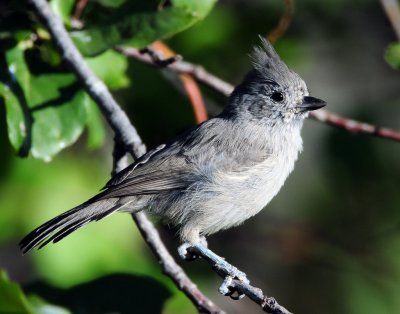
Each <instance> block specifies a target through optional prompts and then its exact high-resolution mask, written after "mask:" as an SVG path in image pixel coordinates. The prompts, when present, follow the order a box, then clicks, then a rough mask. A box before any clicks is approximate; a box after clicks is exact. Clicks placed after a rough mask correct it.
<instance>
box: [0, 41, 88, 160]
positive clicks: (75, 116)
mask: <svg viewBox="0 0 400 314" xmlns="http://www.w3.org/2000/svg"><path fill="white" fill-rule="evenodd" d="M5 58H6V60H4V61H5V62H4V63H6V64H1V68H4V70H2V75H1V77H0V94H1V95H2V96H3V97H4V100H5V103H6V110H7V124H8V131H9V138H10V142H11V144H12V145H13V147H14V148H15V150H16V151H17V152H18V153H19V155H21V156H26V155H27V154H28V153H29V152H30V151H31V152H32V155H33V156H34V157H36V158H41V159H44V160H50V159H51V158H52V156H54V155H55V154H57V153H58V152H59V151H60V150H62V149H63V148H65V147H67V146H69V145H71V144H72V143H74V142H75V141H76V139H77V138H78V137H79V135H80V134H81V133H82V131H83V129H84V126H85V123H86V107H85V106H86V105H87V104H86V102H85V101H84V100H85V95H84V93H83V91H81V90H80V88H79V85H78V84H77V83H76V81H75V77H74V76H73V75H72V74H62V73H61V74H60V73H51V74H41V75H37V76H34V75H32V74H31V73H30V71H29V69H28V66H27V64H26V62H25V58H24V49H23V47H20V45H19V46H16V47H14V48H13V49H10V50H9V51H7V53H6V55H5Z"/></svg>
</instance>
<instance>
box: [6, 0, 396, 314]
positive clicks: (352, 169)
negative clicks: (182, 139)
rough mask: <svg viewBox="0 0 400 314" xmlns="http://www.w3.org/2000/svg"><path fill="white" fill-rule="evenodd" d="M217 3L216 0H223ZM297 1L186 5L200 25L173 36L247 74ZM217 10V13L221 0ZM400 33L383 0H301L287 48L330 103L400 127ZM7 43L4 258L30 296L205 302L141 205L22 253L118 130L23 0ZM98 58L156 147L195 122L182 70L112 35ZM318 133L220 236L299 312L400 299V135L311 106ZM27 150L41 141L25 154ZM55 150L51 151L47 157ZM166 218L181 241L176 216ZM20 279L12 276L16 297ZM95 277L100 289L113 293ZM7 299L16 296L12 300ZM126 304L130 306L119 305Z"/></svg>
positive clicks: (95, 11) (226, 304)
mask: <svg viewBox="0 0 400 314" xmlns="http://www.w3.org/2000/svg"><path fill="white" fill-rule="evenodd" d="M178 2H179V3H178ZM184 2H185V1H158V2H157V1H145V2H141V3H139V1H134V2H133V3H134V5H139V4H140V5H141V6H142V7H141V9H143V10H144V9H145V8H146V9H147V8H149V7H150V5H153V7H152V9H153V11H151V12H149V13H148V14H150V15H148V16H151V19H157V18H158V16H159V13H160V12H162V11H163V10H167V13H168V14H172V12H171V7H169V6H170V5H172V6H174V5H178V6H179V5H180V4H182V3H184ZM189 2H193V3H195V2H194V1H189ZM125 3H126V2H125V1H124V0H120V1H110V0H96V1H89V4H88V6H87V8H86V9H85V10H84V12H83V15H82V20H83V22H84V24H85V25H86V28H84V29H82V30H79V31H78V33H79V32H80V34H85V33H84V32H86V31H88V30H90V29H94V30H96V29H97V30H99V29H100V28H101V27H108V26H110V28H109V29H112V28H113V27H114V26H115V25H114V23H113V21H111V19H110V21H109V22H107V23H105V22H104V19H107V17H108V16H110V17H111V16H112V12H114V13H115V12H118V8H120V7H121V6H123V5H124V4H125ZM154 4H156V5H155V6H154ZM157 4H160V6H157ZM51 5H52V8H53V10H55V11H56V12H57V13H58V14H59V15H60V16H61V17H62V19H63V21H64V24H65V25H66V26H67V27H68V29H69V30H70V31H73V29H72V23H71V18H70V16H71V12H72V11H71V10H74V5H75V1H73V0H68V1H65V0H52V1H51ZM204 5H209V6H210V7H209V8H208V10H209V9H210V8H211V6H212V5H213V3H212V1H210V2H207V3H205V4H204ZM163 6H164V7H163ZM160 8H163V10H161V11H157V10H160ZM179 8H181V7H179ZM143 10H142V11H140V12H144V11H143ZM282 10H283V1H251V2H250V1H232V0H231V1H229V0H225V1H220V2H219V3H218V4H217V5H216V6H215V8H213V10H211V11H210V12H209V14H208V15H207V17H206V18H205V19H204V21H202V22H199V23H197V24H195V25H193V26H191V23H192V22H193V20H192V19H190V21H188V20H186V18H185V19H182V21H179V23H178V24H179V27H178V24H174V26H173V27H176V32H177V31H181V30H183V28H184V27H183V26H182V25H184V26H185V28H186V27H189V26H191V27H190V28H188V29H187V30H185V31H184V32H181V33H179V34H176V35H174V36H173V37H172V38H170V39H168V40H167V43H168V44H169V45H170V46H171V47H172V48H173V49H174V50H176V51H178V52H179V53H180V54H182V55H183V56H184V57H185V58H186V59H187V60H190V61H193V62H195V63H199V64H201V65H203V66H205V67H206V68H207V69H209V70H211V72H213V73H215V74H217V75H218V76H220V77H222V78H224V79H226V80H227V81H229V82H232V83H238V82H239V81H240V79H241V76H242V75H243V74H244V73H245V72H246V71H247V69H248V68H249V66H250V65H249V60H248V58H247V54H248V53H249V51H250V47H251V46H252V45H253V44H255V43H257V39H256V38H257V36H256V35H257V34H266V33H268V32H269V31H270V30H272V29H273V28H274V27H275V25H276V24H277V22H278V20H279V18H280V16H281V13H282ZM119 12H121V11H119ZM137 12H139V11H137ZM146 12H147V11H146ZM202 12H203V13H204V15H203V16H205V15H206V14H207V12H208V11H207V9H204V11H202ZM203 13H202V14H203ZM119 14H120V13H119ZM126 14H127V21H128V22H127V23H128V24H129V25H130V27H131V26H132V27H133V26H134V27H137V26H135V25H134V22H132V21H134V18H133V16H134V15H135V13H134V11H129V10H127V12H126ZM138 14H139V13H138ZM140 14H143V13H140ZM146 14H147V13H146ZM179 14H180V13H179ZM146 16H147V15H146ZM146 18H147V17H146ZM149 19H150V17H149ZM196 21H197V20H196ZM174 23H175V22H174ZM157 25H158V24H157V23H155V24H154V25H153V24H152V27H156V28H157ZM89 26H90V27H89ZM168 27H169V26H168ZM181 27H182V28H181ZM166 29H168V28H167V27H166V26H165V27H164V26H163V27H161V28H157V29H152V31H151V32H150V33H151V34H150V33H149V37H147V40H148V41H147V42H151V41H152V40H153V39H154V38H161V37H164V36H166V35H168V34H169V35H172V33H169V32H165V30H166ZM34 32H35V36H32V34H33V33H34ZM111 33H112V32H111ZM167 33H168V34H167ZM174 33H175V32H174ZM87 34H89V32H88V33H87ZM135 34H136V33H135ZM146 34H147V33H146ZM141 36H142V35H141ZM146 36H147V35H146ZM153 36H154V37H153ZM140 38H142V37H137V39H135V40H138V39H140ZM120 40H122V41H120ZM135 40H133V39H132V42H135ZM140 40H142V39H140ZM110 41H111V42H107V41H105V42H106V46H105V48H108V47H109V45H111V44H113V43H115V42H124V43H129V44H132V42H130V41H129V38H126V37H123V38H121V37H120V36H119V34H117V36H116V37H115V38H113V37H112V36H111V39H110ZM394 41H395V37H394V34H393V32H392V30H391V29H390V24H389V23H387V20H386V17H385V16H384V12H383V11H382V10H381V8H380V6H379V3H377V2H376V1H373V0H359V1H344V0H343V1H333V0H331V1H317V0H304V1H297V2H296V10H295V15H294V17H293V21H292V25H291V27H290V28H289V30H288V32H287V33H286V34H285V35H284V37H282V38H280V39H279V40H278V42H277V44H276V48H277V50H278V52H279V53H280V55H281V56H282V58H283V59H284V60H285V62H287V63H288V64H289V66H290V67H292V68H294V69H295V70H296V71H297V72H299V73H300V74H301V75H302V76H303V77H304V78H305V79H306V81H307V83H308V86H309V88H310V89H311V90H312V94H313V95H315V96H317V97H320V98H322V99H324V100H327V101H328V104H329V105H328V107H329V110H331V111H335V112H338V113H340V114H343V115H347V116H351V117H353V118H358V119H360V120H363V121H368V122H370V123H373V124H378V125H387V126H391V127H394V128H396V127H397V128H399V116H400V107H399V105H398V104H399V102H400V90H399V88H398V86H399V84H400V75H399V72H397V71H395V70H393V69H391V68H390V67H389V66H388V65H387V64H386V63H385V60H384V59H385V58H386V61H387V62H389V64H391V65H392V66H393V67H394V68H395V69H398V59H399V58H398V56H397V50H398V49H397V46H398V45H397V44H393V45H392V46H389V49H388V50H387V52H386V54H385V47H387V46H388V43H390V42H394ZM137 42H139V41H137ZM147 42H146V43H147ZM143 44H144V41H143ZM0 47H1V48H0V93H1V94H2V96H3V98H2V100H1V97H0V103H1V102H3V103H4V106H2V105H0V148H1V154H0V267H2V268H5V269H6V270H7V271H8V273H9V274H10V277H11V278H13V279H15V280H17V281H18V282H21V283H22V284H23V287H24V291H26V293H27V294H28V298H27V299H26V300H27V302H29V303H31V300H32V299H31V298H30V295H31V294H32V293H33V294H36V295H39V296H40V297H41V298H43V299H45V300H47V301H48V302H50V304H56V305H60V306H62V307H64V308H66V309H69V310H70V311H72V312H73V313H75V312H77V310H76V309H77V307H79V308H80V309H82V308H86V310H88V311H89V313H90V311H92V313H93V312H102V311H103V312H104V311H108V312H111V311H114V312H120V313H124V312H123V311H124V309H125V310H126V309H127V308H128V309H129V308H133V309H134V310H135V311H136V312H139V313H158V312H160V311H162V312H163V313H195V309H194V308H193V306H192V305H191V303H190V302H189V301H188V300H187V299H186V298H185V297H184V296H183V295H182V294H181V293H180V292H178V291H177V288H176V287H175V286H174V285H173V284H172V283H171V282H170V280H169V279H168V278H166V277H164V276H163V275H162V274H161V273H160V268H159V265H157V263H156V262H155V261H154V259H153V257H152V256H151V253H150V252H149V251H148V249H147V248H146V247H145V246H144V244H143V240H142V239H141V237H140V235H139V234H138V232H137V230H136V228H135V227H134V224H133V222H132V221H131V219H130V218H129V216H128V215H123V214H120V215H119V214H118V215H115V216H111V217H110V218H109V219H107V220H105V221H102V222H100V223H96V224H91V225H89V226H87V227H85V229H83V230H82V231H80V232H77V233H74V234H72V235H71V236H69V237H68V238H66V239H65V240H63V241H62V242H61V243H59V244H57V245H52V246H48V247H46V248H45V249H43V250H41V251H40V252H33V253H32V254H28V255H27V256H23V257H22V256H21V255H20V253H19V252H18V247H17V243H18V240H20V239H21V237H22V236H24V235H25V234H26V233H27V232H29V231H31V230H32V229H33V228H34V227H37V226H38V225H39V224H41V223H43V222H44V221H46V220H47V219H49V218H52V217H54V216H55V215H57V214H59V213H61V212H62V211H64V210H67V209H69V208H71V207H73V206H75V205H76V204H79V203H80V202H82V201H85V200H86V199H87V198H89V197H90V196H92V195H93V194H94V193H96V192H97V191H98V190H99V189H100V188H101V187H102V186H103V185H104V183H105V182H106V181H107V179H108V178H109V173H110V171H111V160H110V158H111V151H112V139H111V137H112V134H110V132H108V128H107V126H106V125H105V124H104V122H103V118H102V116H101V113H100V112H99V110H98V109H97V107H96V105H95V104H94V103H93V102H92V101H91V100H90V99H89V98H88V97H87V95H86V94H85V93H83V92H82V91H81V89H80V88H79V85H78V84H77V82H76V81H75V79H74V77H73V76H72V75H71V74H70V73H69V71H68V69H67V68H65V66H64V65H63V63H62V58H61V56H60V55H59V54H58V53H57V51H56V50H55V48H54V47H53V45H52V43H51V41H50V38H49V34H48V33H47V32H46V31H45V29H44V28H43V27H42V26H41V25H40V23H39V22H38V21H37V20H36V18H35V17H34V15H33V14H32V13H31V12H30V11H29V10H28V8H27V7H25V4H24V2H23V1H8V2H5V4H4V2H3V3H0ZM94 48H96V47H94ZM96 49H97V48H96ZM96 49H92V48H91V47H90V49H88V51H89V52H90V53H94V52H96ZM101 49H103V48H101ZM12 60H14V63H12ZM86 60H87V62H88V64H89V65H90V66H91V68H92V69H93V70H94V71H95V72H96V74H97V75H99V76H100V77H101V78H102V79H103V80H104V81H105V82H106V84H107V86H108V87H109V88H111V89H112V90H113V93H114V95H115V96H116V97H117V99H118V101H119V103H121V104H122V106H123V107H124V109H125V110H126V111H127V112H128V114H129V116H130V117H131V119H132V121H133V123H134V125H135V126H136V127H137V128H138V130H139V133H140V134H141V135H142V137H143V138H144V140H145V142H146V144H147V145H148V147H153V146H155V145H158V144H160V143H162V142H163V141H165V140H167V139H168V138H170V137H172V136H174V135H176V134H177V133H179V132H181V131H182V130H184V129H185V128H187V127H189V126H191V125H193V124H194V123H195V122H194V118H193V114H192V111H191V108H190V104H189V103H188V100H187V99H186V97H185V95H184V94H183V93H181V92H180V91H179V90H178V89H175V88H173V87H172V85H171V81H172V82H174V84H175V83H176V77H174V76H173V75H169V74H167V73H164V72H163V71H160V70H159V69H155V68H151V67H148V66H146V65H143V64H140V63H138V62H135V61H134V60H128V59H126V58H125V57H123V56H121V55H119V54H117V53H116V52H113V51H112V50H110V49H108V50H107V51H105V52H104V53H101V54H99V55H98V56H96V57H90V58H89V57H87V58H86ZM10 65H12V66H10ZM17 83H18V84H17ZM202 91H203V95H204V96H205V98H206V103H207V106H208V109H209V112H210V113H211V114H216V113H217V112H218V111H219V110H220V108H221V107H222V106H223V104H224V103H225V102H226V99H225V98H224V97H222V96H221V95H218V94H216V93H215V92H213V91H210V90H209V89H207V88H204V89H202ZM21 96H24V97H25V99H24V97H22V98H21ZM4 108H5V109H4ZM32 118H33V119H32ZM5 122H7V124H6V123H5ZM29 122H32V125H31V127H32V129H31V131H32V135H33V136H32V137H29V136H28V133H27V130H28V129H29ZM35 134H37V135H35ZM7 135H8V138H7ZM303 138H304V145H305V149H304V153H303V154H302V156H301V157H300V160H299V162H298V164H297V167H296V169H295V171H294V173H293V175H292V176H291V177H290V178H289V180H288V181H287V183H286V184H285V187H284V188H283V190H282V191H281V192H280V193H279V195H278V196H277V197H276V198H275V199H274V200H273V202H272V203H271V204H270V205H269V206H268V209H267V210H265V211H263V212H262V213H261V214H259V215H257V217H255V218H254V219H251V220H249V221H248V222H246V223H245V224H244V225H243V226H241V227H239V228H235V229H232V230H228V231H226V232H222V233H220V234H218V235H215V236H213V237H211V238H210V246H211V247H212V248H213V249H215V251H217V252H218V253H220V254H221V255H223V256H225V257H226V258H227V259H228V260H229V261H231V262H232V263H233V264H235V265H237V266H238V267H239V268H241V269H242V270H243V271H245V272H247V273H248V275H249V277H250V279H251V280H252V282H253V283H254V284H255V285H257V286H259V287H261V288H263V289H264V290H265V291H266V292H267V294H268V295H273V296H274V297H276V298H277V299H278V301H279V302H280V303H281V304H283V305H285V306H286V307H287V308H288V309H290V310H292V311H293V312H295V313H321V312H322V313H342V312H343V313H352V314H353V313H354V314H357V313H365V312H367V313H369V312H379V313H397V312H398V311H399V310H400V304H399V300H400V299H399V298H398V295H399V293H400V285H399V283H400V262H399V258H400V256H399V254H400V228H399V227H400V211H399V207H400V193H399V188H398V182H399V178H400V164H399V162H398V156H399V155H400V145H398V143H393V142H389V141H384V140H381V139H376V138H373V137H362V136H352V135H350V134H349V133H347V132H345V131H343V130H339V129H334V128H331V127H328V126H325V125H321V124H317V123H314V122H309V121H307V122H306V123H305V127H304V132H303ZM29 141H30V145H28V144H29ZM10 142H11V144H12V147H13V148H14V150H15V151H13V150H12V147H11V146H10ZM27 143H28V144H27ZM61 143H62V144H61ZM73 143H75V145H73V146H71V145H72V144H73ZM24 145H25V146H24ZM67 147H68V149H66V148H67ZM87 147H90V148H91V149H88V148H87ZM28 148H29V149H28ZM64 148H65V149H64ZM62 149H64V150H62ZM15 152H17V153H18V152H19V153H20V155H25V156H26V155H28V154H29V156H27V158H25V159H20V158H17V157H16V156H15ZM60 152H61V153H60ZM49 159H52V162H51V163H43V161H42V160H49ZM161 231H162V235H163V238H164V239H165V240H166V242H167V244H168V246H170V247H171V251H172V252H174V251H175V247H176V245H177V243H176V241H173V240H171V239H173V238H174V234H173V231H170V230H168V229H167V228H165V229H161ZM184 268H185V269H186V270H188V272H189V274H190V276H191V277H192V278H193V280H194V281H195V283H196V284H198V285H199V286H200V288H202V289H203V290H205V292H206V293H207V294H208V295H210V297H211V298H212V299H214V300H215V301H216V302H217V303H218V304H220V305H221V306H222V307H223V308H224V309H226V310H227V311H228V312H229V313H259V308H258V307H257V306H255V305H254V304H252V303H251V302H250V301H248V300H246V299H244V300H241V301H239V302H233V301H231V300H229V299H226V298H223V297H220V296H219V295H218V293H217V291H216V288H217V286H218V284H219V279H218V278H217V276H216V275H215V274H213V273H212V272H211V271H210V270H209V268H208V266H207V265H205V264H203V263H202V262H194V263H184ZM121 273H123V275H117V274H121ZM4 278H5V277H4ZM3 281H4V279H3ZM2 287H4V285H2ZM88 287H90V288H88ZM107 287H108V288H107ZM8 289H9V288H3V289H0V296H2V295H3V294H1V293H2V290H3V291H5V290H8ZM12 289H14V288H12ZM90 290H92V291H95V292H96V296H95V297H97V299H95V301H99V302H98V303H97V304H96V302H93V296H91V295H90V294H89V293H88V292H90ZM18 291H19V292H18V293H17V295H19V294H20V293H22V292H20V290H18ZM127 292H128V293H127ZM129 292H131V293H130V294H129ZM124 293H127V294H124ZM118 294H121V296H122V300H121V299H118ZM149 296H154V297H153V298H151V299H149ZM170 296H171V297H170ZM18 298H20V297H18ZM4 300H5V298H4V297H0V304H2V303H1V302H2V301H4ZM71 300H75V301H77V303H76V304H73V302H71ZM103 300H106V301H105V302H100V301H103ZM123 300H128V301H129V304H128V305H126V304H125V303H124V302H123ZM18 302H19V301H18ZM18 304H20V303H18ZM114 304H121V305H122V306H121V307H120V308H115V307H114V308H110V307H109V308H106V306H107V305H110V306H114ZM18 306H20V305H18ZM96 306H97V307H96ZM124 306H125V307H124ZM99 307H100V309H99ZM0 313H1V310H0Z"/></svg>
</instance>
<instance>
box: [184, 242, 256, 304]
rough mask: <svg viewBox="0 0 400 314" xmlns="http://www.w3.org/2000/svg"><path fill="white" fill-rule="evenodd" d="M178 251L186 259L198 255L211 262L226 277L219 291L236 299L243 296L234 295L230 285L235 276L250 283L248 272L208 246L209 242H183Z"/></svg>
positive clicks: (191, 258)
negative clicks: (230, 262)
mask: <svg viewBox="0 0 400 314" xmlns="http://www.w3.org/2000/svg"><path fill="white" fill-rule="evenodd" d="M178 252H179V255H180V256H181V257H182V258H183V259H185V260H188V259H189V260H193V259H196V258H197V257H202V258H204V259H205V260H206V261H207V262H209V263H210V264H211V266H212V267H213V268H214V269H215V271H216V272H217V273H218V274H219V275H220V276H221V277H223V278H224V282H223V283H222V285H221V286H220V288H219V292H221V293H222V294H223V295H230V296H231V297H232V298H235V299H237V298H241V297H242V295H239V296H236V297H233V296H232V289H230V287H231V283H232V280H233V279H235V278H236V279H239V280H241V281H242V282H244V283H246V284H248V283H249V282H250V281H249V280H248V279H247V276H246V274H245V273H244V272H242V271H240V270H239V269H237V268H236V267H235V266H233V265H231V264H229V263H228V262H227V261H225V259H224V258H223V257H221V256H218V255H217V254H215V253H214V252H213V251H211V250H210V249H209V248H207V242H205V244H203V243H201V242H199V243H195V244H190V243H183V244H182V245H181V246H180V247H179V248H178Z"/></svg>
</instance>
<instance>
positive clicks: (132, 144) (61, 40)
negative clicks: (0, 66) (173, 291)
mask: <svg viewBox="0 0 400 314" xmlns="http://www.w3.org/2000/svg"><path fill="white" fill-rule="evenodd" d="M29 2H30V3H31V4H32V5H33V7H34V9H35V11H36V14H37V15H38V16H39V17H40V18H41V19H43V21H44V22H45V24H46V26H47V28H48V30H49V31H50V33H51V34H52V37H53V40H54V41H55V42H56V45H57V47H58V49H59V50H60V52H61V53H62V55H63V57H64V59H65V62H66V63H67V64H68V65H69V66H70V67H71V70H72V71H73V72H74V73H75V75H76V76H77V77H78V78H79V79H80V81H81V82H82V83H83V85H84V87H85V90H86V91H87V92H88V93H89V95H90V96H91V97H92V98H93V100H94V101H95V102H96V103H97V105H98V106H99V107H100V108H101V110H102V112H103V114H104V116H105V117H106V118H107V121H108V123H109V124H110V126H111V127H112V129H113V130H114V132H115V137H116V139H117V142H116V145H123V149H121V148H118V147H116V148H115V149H114V157H115V158H116V159H117V160H115V162H114V166H115V170H120V168H122V167H123V166H124V163H125V162H126V161H124V159H121V158H123V155H124V154H123V153H122V151H128V152H129V153H131V154H132V156H133V157H138V156H141V155H142V154H144V153H145V152H146V147H145V145H144V144H143V143H142V140H141V138H140V136H139V134H138V133H137V132H136V130H135V128H134V127H133V125H132V124H131V122H130V121H129V118H128V117H127V115H126V114H125V112H124V111H123V110H122V109H121V108H120V106H119V105H118V104H117V103H116V101H115V100H114V99H113V97H112V95H111V93H110V92H109V91H108V89H107V87H106V86H105V85H104V83H103V82H101V81H100V80H99V79H98V78H97V77H96V76H95V74H94V73H93V72H92V71H91V70H90V69H89V67H88V66H87V65H86V63H85V61H84V60H83V57H82V56H81V54H80V53H79V52H78V50H77V49H76V47H75V46H74V44H73V43H72V41H71V39H70V38H69V36H68V33H67V32H66V30H65V28H64V25H63V24H62V22H61V21H60V19H59V18H58V17H57V16H56V15H55V14H54V13H53V12H52V11H51V9H50V7H49V5H48V3H47V1H46V0H29ZM133 219H134V220H135V222H136V223H137V226H138V228H139V230H140V232H141V234H142V236H143V238H144V239H145V241H146V243H147V244H148V245H149V247H150V248H151V250H152V251H153V253H154V254H155V255H156V257H157V259H158V261H159V263H160V264H161V265H162V269H163V272H164V273H165V274H166V275H167V276H169V277H170V278H171V279H172V280H173V281H174V283H175V284H176V285H177V287H178V288H179V289H180V290H182V291H183V292H184V293H185V294H186V296H188V298H189V299H190V300H191V301H192V303H193V304H194V305H195V306H196V307H197V309H198V310H199V312H203V313H224V312H223V311H222V310H221V309H220V308H219V307H218V306H217V305H215V304H214V303H213V302H212V301H211V300H209V299H208V298H207V297H206V296H205V295H203V294H202V292H201V291H200V290H198V288H197V287H196V285H195V284H194V283H193V282H192V281H191V280H190V279H189V277H188V276H187V275H186V274H185V272H184V271H183V270H182V268H181V267H180V266H179V265H178V264H177V263H176V262H175V260H174V259H173V257H172V256H171V254H170V253H169V252H168V250H167V249H166V247H165V245H164V244H163V242H162V241H161V239H160V236H159V234H158V232H157V230H156V229H155V227H154V226H153V224H152V223H151V222H150V221H149V220H148V219H147V217H146V215H145V214H144V213H140V214H134V215H133Z"/></svg>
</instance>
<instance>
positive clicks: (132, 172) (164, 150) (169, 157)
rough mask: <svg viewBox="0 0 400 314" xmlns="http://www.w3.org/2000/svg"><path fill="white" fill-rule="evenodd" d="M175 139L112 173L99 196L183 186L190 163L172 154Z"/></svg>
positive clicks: (168, 189)
mask: <svg viewBox="0 0 400 314" xmlns="http://www.w3.org/2000/svg"><path fill="white" fill-rule="evenodd" d="M177 151H178V145H177V143H173V144H169V145H160V146H159V147H157V148H156V149H154V150H152V151H149V152H148V153H146V154H145V155H143V156H142V157H141V158H139V159H138V160H137V161H136V162H134V163H133V164H132V165H130V166H128V167H127V168H125V169H124V170H122V171H121V172H120V173H118V174H117V175H116V176H114V177H113V178H112V179H111V180H110V181H109V182H108V183H107V184H106V186H105V187H104V191H103V192H102V197H101V198H111V197H123V196H134V195H146V194H157V193H160V192H164V191H170V190H179V189H185V188H186V187H187V184H188V183H187V182H186V180H185V178H187V176H188V174H189V171H190V167H188V165H187V161H186V160H185V158H184V157H183V156H179V155H178V154H176V152H177Z"/></svg>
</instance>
